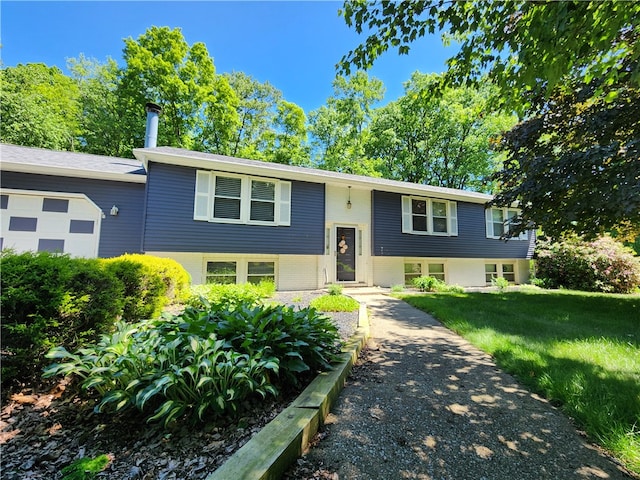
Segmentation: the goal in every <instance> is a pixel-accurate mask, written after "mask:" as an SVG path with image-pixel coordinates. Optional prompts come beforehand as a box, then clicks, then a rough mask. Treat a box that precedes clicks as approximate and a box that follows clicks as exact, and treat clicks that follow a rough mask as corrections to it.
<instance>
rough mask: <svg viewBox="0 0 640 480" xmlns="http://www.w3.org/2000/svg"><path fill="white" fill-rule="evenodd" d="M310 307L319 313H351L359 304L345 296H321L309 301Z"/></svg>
mask: <svg viewBox="0 0 640 480" xmlns="http://www.w3.org/2000/svg"><path fill="white" fill-rule="evenodd" d="M310 306H311V307H313V308H315V309H317V310H319V311H321V312H353V311H355V310H357V309H358V308H359V306H360V304H359V303H358V302H357V301H356V300H354V299H353V298H351V297H347V296H346V295H334V294H329V295H322V296H320V297H316V298H314V299H313V300H311V303H310Z"/></svg>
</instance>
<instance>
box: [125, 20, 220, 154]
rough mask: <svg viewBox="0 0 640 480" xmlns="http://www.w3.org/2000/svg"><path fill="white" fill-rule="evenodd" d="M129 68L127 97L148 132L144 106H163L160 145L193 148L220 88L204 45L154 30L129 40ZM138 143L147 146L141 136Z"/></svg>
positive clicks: (176, 31) (176, 32)
mask: <svg viewBox="0 0 640 480" xmlns="http://www.w3.org/2000/svg"><path fill="white" fill-rule="evenodd" d="M123 56H124V60H125V63H126V66H125V68H124V70H123V75H122V80H121V85H120V87H121V90H120V92H121V94H122V95H124V96H125V97H127V98H129V99H131V101H132V104H133V105H135V107H136V109H137V110H136V111H139V112H140V113H139V117H138V118H139V119H140V120H139V124H140V125H141V127H140V128H139V129H138V130H137V131H139V132H142V134H144V125H145V123H144V117H145V113H144V105H145V104H146V102H149V101H151V102H154V103H157V104H159V105H161V106H162V111H163V113H162V118H163V121H162V122H160V124H159V128H158V143H160V144H163V145H171V146H176V147H183V148H191V147H192V146H193V144H194V138H195V137H196V136H197V132H199V131H201V130H202V128H203V126H202V118H203V112H204V108H205V103H206V102H207V101H208V100H209V99H210V96H211V94H212V92H213V91H214V86H215V67H214V65H213V60H212V59H211V56H210V55H209V52H208V51H207V47H206V46H205V45H204V43H200V42H197V43H194V44H193V45H192V46H189V45H188V44H187V42H186V41H185V39H184V37H183V35H182V32H181V30H180V29H179V28H175V29H173V30H171V29H170V28H169V27H151V28H149V29H148V30H147V31H146V32H145V33H144V34H143V35H141V36H140V37H139V38H138V39H137V40H133V39H132V38H128V39H126V40H125V48H124V50H123ZM136 144H138V145H142V144H143V143H142V135H140V139H139V141H137V142H136Z"/></svg>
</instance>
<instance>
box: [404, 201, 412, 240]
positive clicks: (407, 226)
mask: <svg viewBox="0 0 640 480" xmlns="http://www.w3.org/2000/svg"><path fill="white" fill-rule="evenodd" d="M412 231H413V222H412V218H411V197H402V233H411V232H412Z"/></svg>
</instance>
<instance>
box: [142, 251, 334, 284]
mask: <svg viewBox="0 0 640 480" xmlns="http://www.w3.org/2000/svg"><path fill="white" fill-rule="evenodd" d="M147 254H148V255H155V256H157V257H162V258H172V259H174V260H175V261H177V262H178V263H179V264H181V265H182V266H183V267H184V269H185V270H186V271H187V272H188V273H189V275H191V284H192V285H200V284H202V283H205V280H206V279H205V274H206V262H207V261H215V260H235V261H242V260H246V261H273V262H275V264H276V266H275V268H276V289H278V290H316V289H318V288H322V287H323V286H324V282H322V283H321V278H320V275H319V273H318V271H319V270H321V269H319V268H318V266H319V263H320V261H319V259H320V258H321V257H319V256H315V255H257V254H256V255H247V254H229V253H224V254H215V253H206V254H204V253H181V252H147Z"/></svg>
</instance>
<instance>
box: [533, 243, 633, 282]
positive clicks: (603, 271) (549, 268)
mask: <svg viewBox="0 0 640 480" xmlns="http://www.w3.org/2000/svg"><path fill="white" fill-rule="evenodd" d="M536 276H537V278H538V283H541V284H542V285H543V286H546V287H549V288H558V287H564V288H569V289H573V290H584V291H589V292H609V293H630V292H633V291H634V290H635V289H636V288H638V286H640V258H638V257H636V256H634V254H633V250H631V249H630V248H627V247H625V246H623V245H622V244H621V243H619V242H617V241H615V240H614V239H613V238H611V237H609V236H605V237H601V238H598V239H596V240H593V241H590V242H586V241H583V240H581V239H579V238H569V239H566V240H564V241H562V242H555V243H552V242H549V241H539V242H538V246H537V249H536Z"/></svg>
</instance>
